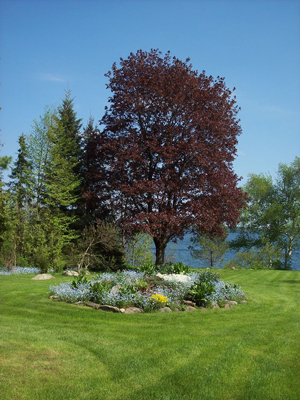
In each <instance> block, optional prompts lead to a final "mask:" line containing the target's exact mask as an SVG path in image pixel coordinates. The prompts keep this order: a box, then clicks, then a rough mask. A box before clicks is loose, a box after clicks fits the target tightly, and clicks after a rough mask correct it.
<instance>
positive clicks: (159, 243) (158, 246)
mask: <svg viewBox="0 0 300 400" xmlns="http://www.w3.org/2000/svg"><path fill="white" fill-rule="evenodd" d="M153 241H154V244H155V256H156V260H155V265H161V264H163V263H164V262H165V251H166V247H167V240H166V238H157V237H156V238H153Z"/></svg>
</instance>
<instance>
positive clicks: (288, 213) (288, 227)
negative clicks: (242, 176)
mask: <svg viewBox="0 0 300 400" xmlns="http://www.w3.org/2000/svg"><path fill="white" fill-rule="evenodd" d="M244 190H245V192H247V194H248V196H249V198H250V201H249V204H248V207H247V209H245V210H244V212H243V213H242V215H241V223H242V228H243V232H242V234H241V235H240V236H239V237H238V238H237V239H236V240H235V243H233V245H234V247H236V248H237V247H240V248H241V247H244V248H250V247H262V246H266V245H269V244H273V245H275V246H277V248H278V249H279V250H280V251H281V256H282V260H283V267H284V268H285V269H288V268H289V267H290V264H291V256H292V252H293V250H294V249H295V248H296V247H298V246H299V244H300V158H299V157H296V158H295V160H294V161H293V162H292V163H291V164H290V165H286V164H279V168H278V173H277V178H276V180H273V179H272V177H271V176H270V175H263V174H260V175H256V174H251V175H250V176H249V179H248V181H247V183H246V185H245V188H244Z"/></svg>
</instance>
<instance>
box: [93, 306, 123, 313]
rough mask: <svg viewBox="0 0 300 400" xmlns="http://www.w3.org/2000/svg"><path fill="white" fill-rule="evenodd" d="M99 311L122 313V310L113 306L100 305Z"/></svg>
mask: <svg viewBox="0 0 300 400" xmlns="http://www.w3.org/2000/svg"><path fill="white" fill-rule="evenodd" d="M98 309H99V310H102V311H108V312H113V313H119V312H121V311H120V309H119V308H118V307H113V306H108V305H103V306H102V305H100V306H99V307H98Z"/></svg>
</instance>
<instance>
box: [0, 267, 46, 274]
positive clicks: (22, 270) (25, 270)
mask: <svg viewBox="0 0 300 400" xmlns="http://www.w3.org/2000/svg"><path fill="white" fill-rule="evenodd" d="M39 273H40V269H39V268H34V267H12V268H11V269H8V268H6V267H3V268H0V275H23V274H39Z"/></svg>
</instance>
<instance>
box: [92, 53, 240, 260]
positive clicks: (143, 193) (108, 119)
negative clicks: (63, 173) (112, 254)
mask: <svg viewBox="0 0 300 400" xmlns="http://www.w3.org/2000/svg"><path fill="white" fill-rule="evenodd" d="M106 76H107V77H108V79H109V83H108V84H107V88H108V89H110V90H111V97H109V103H110V105H109V107H106V112H105V115H104V117H103V118H102V120H101V121H100V124H101V125H103V126H104V128H103V129H99V130H95V131H94V133H93V134H92V136H91V138H90V141H89V151H88V152H87V154H88V157H89V169H88V171H87V176H86V179H87V190H86V192H85V194H84V196H85V198H86V199H87V202H88V203H89V207H91V205H92V207H94V212H95V214H97V212H99V215H100V214H101V213H103V210H109V211H110V213H111V215H112V216H113V218H114V219H115V221H116V223H117V224H119V225H120V227H121V228H122V229H123V230H124V231H127V232H136V231H142V232H146V233H148V234H149V235H151V236H152V238H153V241H154V243H155V247H156V264H162V263H163V262H164V255H165V249H166V246H167V243H168V242H170V241H172V240H175V239H176V238H181V237H182V236H183V235H184V234H185V233H186V232H187V231H188V230H189V229H190V228H192V227H193V228H196V229H197V230H198V232H203V233H210V234H220V235H221V234H222V227H223V226H224V225H226V226H227V227H229V228H231V227H233V226H235V225H236V223H237V221H238V217H239V210H240V209H241V207H243V204H244V195H243V193H242V191H241V189H239V188H238V187H237V184H238V181H239V178H238V177H237V176H236V174H235V173H234V171H233V167H232V161H233V160H234V157H235V155H236V145H237V137H238V135H239V134H240V133H241V127H240V125H239V120H238V119H237V113H238V111H239V108H238V106H237V105H236V100H235V97H233V96H232V91H230V90H229V89H228V88H227V87H226V86H225V82H224V78H220V77H217V78H216V79H214V78H213V77H211V76H206V75H205V71H203V72H202V73H198V72H197V71H194V70H193V69H192V65H190V64H189V59H187V60H186V61H185V62H183V61H180V60H179V59H177V58H175V57H171V56H170V53H169V52H168V53H167V54H166V55H164V56H163V55H162V53H161V52H160V51H159V50H153V49H152V50H151V51H150V52H145V51H142V50H139V51H137V53H136V54H133V53H131V54H130V56H129V57H128V58H127V59H122V58H121V59H120V66H117V64H116V63H115V64H114V65H113V67H112V70H111V71H110V72H108V73H107V74H106Z"/></svg>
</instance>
